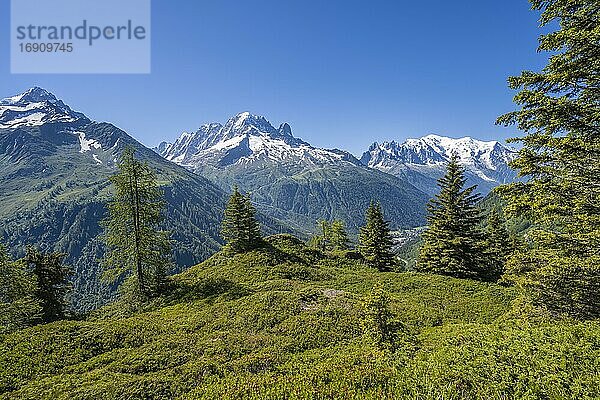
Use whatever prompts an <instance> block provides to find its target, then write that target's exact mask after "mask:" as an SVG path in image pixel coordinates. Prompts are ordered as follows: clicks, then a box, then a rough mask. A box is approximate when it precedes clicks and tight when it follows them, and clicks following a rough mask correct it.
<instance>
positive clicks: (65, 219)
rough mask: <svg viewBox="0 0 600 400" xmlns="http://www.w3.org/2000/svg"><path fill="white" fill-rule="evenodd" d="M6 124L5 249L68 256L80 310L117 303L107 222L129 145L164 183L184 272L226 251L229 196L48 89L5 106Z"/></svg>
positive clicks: (0, 118) (0, 231)
mask: <svg viewBox="0 0 600 400" xmlns="http://www.w3.org/2000/svg"><path fill="white" fill-rule="evenodd" d="M0 124H1V125H0V193H2V196H1V197H0V241H1V242H3V243H5V244H7V245H8V246H9V247H10V248H11V249H14V250H15V252H16V253H17V254H15V256H18V255H20V254H22V252H23V250H24V247H25V246H26V245H29V244H32V245H36V246H39V247H41V248H43V249H45V250H56V251H61V252H65V253H67V254H68V258H67V262H68V263H69V264H70V265H71V266H72V267H73V269H74V270H75V282H74V285H75V293H74V302H75V304H76V305H77V307H78V308H79V309H80V310H85V309H90V308H93V307H94V306H95V305H96V304H94V302H101V301H102V300H103V299H105V298H106V297H107V296H110V290H109V289H108V288H107V287H106V286H104V285H101V284H100V283H99V280H98V277H99V268H98V261H97V259H98V257H99V256H100V255H101V253H102V248H101V243H100V240H99V238H98V236H99V234H100V233H101V229H100V226H99V224H98V222H99V221H100V220H101V219H102V218H103V217H104V215H105V207H104V204H105V201H106V200H107V198H108V196H109V194H110V185H109V183H108V177H109V176H110V175H112V174H114V173H115V172H116V164H115V162H116V160H117V158H118V157H119V155H120V153H121V151H122V150H123V148H124V147H125V146H126V145H130V146H133V147H134V148H135V149H136V155H137V156H138V157H140V158H142V159H144V160H145V161H147V162H148V163H149V164H150V165H151V167H152V168H153V169H154V170H156V171H157V173H158V176H159V179H160V181H161V184H162V185H163V189H164V191H165V195H166V198H167V202H168V211H167V218H166V228H167V229H170V230H172V231H173V232H174V235H173V238H174V239H175V240H176V241H177V251H176V254H175V258H176V262H177V264H178V265H179V267H180V268H184V267H186V266H189V265H193V264H195V263H197V262H199V261H201V260H203V259H205V258H206V257H207V256H209V255H210V254H212V253H213V252H214V251H215V250H217V249H218V248H219V244H218V240H219V239H218V237H219V223H220V222H219V221H220V218H221V213H222V209H223V206H224V203H225V200H226V195H225V193H224V192H223V191H221V190H220V189H218V188H217V187H216V186H214V185H213V184H212V183H210V182H209V181H208V180H206V179H204V178H202V177H200V176H198V175H195V174H192V173H190V172H189V171H187V170H186V169H184V168H181V167H179V166H177V165H175V164H173V163H170V162H168V161H166V160H165V159H163V158H162V157H160V156H158V155H157V154H156V153H155V152H153V151H152V150H150V149H147V148H146V147H144V146H143V145H141V144H140V143H139V142H137V141H136V140H135V139H133V138H132V137H131V136H129V135H128V134H127V133H125V132H124V131H122V130H120V129H118V128H117V127H115V126H113V125H111V124H108V123H98V122H93V121H91V120H90V119H89V118H87V117H86V116H85V115H83V114H81V113H78V112H75V111H72V110H71V108H70V107H69V106H67V105H65V104H64V103H63V102H62V101H60V100H58V99H57V98H56V97H55V96H54V95H53V94H51V93H49V92H47V91H45V90H43V89H40V88H33V89H31V90H29V91H27V92H25V93H23V94H21V95H18V96H14V97H11V98H7V99H4V100H1V101H0ZM84 294H86V296H84ZM84 297H85V298H86V299H88V300H87V302H86V303H83V298H84Z"/></svg>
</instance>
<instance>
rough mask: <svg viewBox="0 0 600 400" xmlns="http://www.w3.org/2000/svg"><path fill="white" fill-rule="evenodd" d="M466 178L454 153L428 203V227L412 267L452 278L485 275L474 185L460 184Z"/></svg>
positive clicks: (478, 199)
mask: <svg viewBox="0 0 600 400" xmlns="http://www.w3.org/2000/svg"><path fill="white" fill-rule="evenodd" d="M465 183H466V178H465V176H464V169H463V168H462V167H461V166H460V165H459V163H458V158H457V157H456V155H454V156H453V157H452V159H451V160H450V162H449V163H448V167H447V171H446V174H445V175H444V177H442V178H441V179H440V180H439V181H438V186H439V188H440V192H439V194H437V195H436V196H435V197H434V198H433V199H432V200H431V201H430V202H429V204H428V206H427V209H428V211H429V216H428V218H427V221H428V227H427V229H426V230H425V232H423V235H422V239H423V245H422V246H421V249H420V252H419V258H418V260H417V265H416V268H417V270H418V271H421V272H429V273H434V274H440V275H449V276H453V277H456V278H472V279H485V277H486V276H485V275H486V273H485V271H484V269H485V268H484V267H485V256H484V253H483V248H482V238H483V235H482V232H481V230H480V229H479V224H480V223H481V220H482V218H481V216H480V212H479V210H478V208H477V207H476V204H477V203H478V202H479V201H480V200H481V196H480V195H479V194H474V192H475V189H476V186H471V187H468V188H464V186H465Z"/></svg>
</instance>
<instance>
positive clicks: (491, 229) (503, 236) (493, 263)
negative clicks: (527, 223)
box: [483, 209, 514, 282]
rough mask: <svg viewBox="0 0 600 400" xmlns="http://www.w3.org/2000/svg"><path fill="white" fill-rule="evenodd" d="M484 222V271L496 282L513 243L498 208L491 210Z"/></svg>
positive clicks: (502, 271) (488, 277) (489, 278)
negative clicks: (485, 263)
mask: <svg viewBox="0 0 600 400" xmlns="http://www.w3.org/2000/svg"><path fill="white" fill-rule="evenodd" d="M486 222H487V224H486V230H485V239H484V241H483V246H484V251H485V254H486V256H487V257H486V258H487V259H486V262H487V267H486V269H485V273H486V278H487V280H489V281H492V282H497V281H498V280H499V279H500V277H501V276H502V274H503V273H504V269H505V267H506V262H507V261H508V258H509V257H510V255H511V254H512V252H513V247H514V244H513V239H512V238H511V236H510V234H509V232H508V230H507V229H506V225H505V224H504V221H503V220H502V218H501V216H500V213H499V212H498V210H496V209H494V210H492V211H491V212H490V214H489V215H488V217H487V221H486Z"/></svg>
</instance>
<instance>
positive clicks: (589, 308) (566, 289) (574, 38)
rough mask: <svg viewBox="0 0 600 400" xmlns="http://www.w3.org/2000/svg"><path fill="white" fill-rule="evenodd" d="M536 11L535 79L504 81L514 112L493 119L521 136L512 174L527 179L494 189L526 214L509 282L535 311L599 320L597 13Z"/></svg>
mask: <svg viewBox="0 0 600 400" xmlns="http://www.w3.org/2000/svg"><path fill="white" fill-rule="evenodd" d="M531 4H532V8H533V9H534V10H537V11H542V14H541V25H542V26H544V27H547V28H550V29H551V31H550V32H549V33H547V34H545V35H543V36H542V37H541V39H540V43H539V51H540V52H543V51H546V52H549V53H550V55H549V61H548V63H547V65H546V66H545V67H544V68H543V69H542V70H541V71H540V72H533V71H525V72H523V73H522V74H521V75H520V76H517V77H511V78H509V85H510V87H511V88H512V89H514V90H518V91H519V92H518V94H517V95H516V97H515V103H516V104H517V105H518V106H519V107H520V109H519V110H517V111H514V112H511V113H508V114H506V115H504V116H502V117H500V118H499V119H498V123H499V124H503V125H516V126H517V127H518V128H519V129H520V130H521V131H523V132H524V135H523V136H522V137H519V138H516V139H514V141H517V142H519V143H520V144H521V145H522V147H521V149H520V151H519V154H518V157H517V159H516V160H515V162H514V163H513V165H512V166H513V167H514V168H516V169H518V171H519V174H520V175H521V176H522V177H524V178H526V179H523V181H520V182H517V183H514V184H511V185H508V186H506V187H504V188H503V189H501V194H502V195H503V196H504V197H505V199H506V200H507V202H508V211H509V212H510V213H513V214H515V215H518V214H523V213H527V215H529V216H531V218H533V220H534V222H535V225H534V229H532V230H531V231H529V232H528V234H527V236H526V242H527V245H528V248H525V249H522V250H520V251H517V252H515V255H514V256H513V257H511V259H510V261H509V263H508V267H507V273H506V277H505V279H506V280H509V281H511V282H513V283H515V284H517V285H518V286H519V287H520V288H521V289H522V290H523V293H524V294H525V295H526V296H527V298H529V300H530V301H531V302H532V303H533V304H534V305H536V306H539V307H541V308H544V309H546V310H547V311H549V312H551V313H556V314H566V315H568V316H571V317H576V318H582V319H587V318H597V317H600V201H599V199H600V122H599V121H600V90H599V87H600V63H599V62H598V60H599V59H600V56H599V54H600V52H599V45H598V43H600V7H599V6H598V1H597V0H579V1H572V0H531Z"/></svg>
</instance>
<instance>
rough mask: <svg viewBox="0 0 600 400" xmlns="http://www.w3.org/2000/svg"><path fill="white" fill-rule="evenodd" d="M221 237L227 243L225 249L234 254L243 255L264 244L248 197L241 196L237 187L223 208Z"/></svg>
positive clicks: (254, 211)
mask: <svg viewBox="0 0 600 400" xmlns="http://www.w3.org/2000/svg"><path fill="white" fill-rule="evenodd" d="M221 236H222V238H223V240H225V242H226V243H227V246H226V249H227V250H229V251H231V252H233V253H234V254H237V253H244V252H247V251H250V250H253V249H256V248H258V247H261V246H262V245H263V244H264V242H263V238H262V234H261V232H260V224H259V223H258V220H257V219H256V209H255V208H254V206H253V205H252V201H251V200H250V197H249V196H244V195H243V194H241V193H240V191H239V189H238V188H237V187H235V188H234V190H233V194H232V195H231V197H230V198H229V201H228V202H227V206H226V207H225V217H224V219H223V222H222V226H221Z"/></svg>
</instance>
